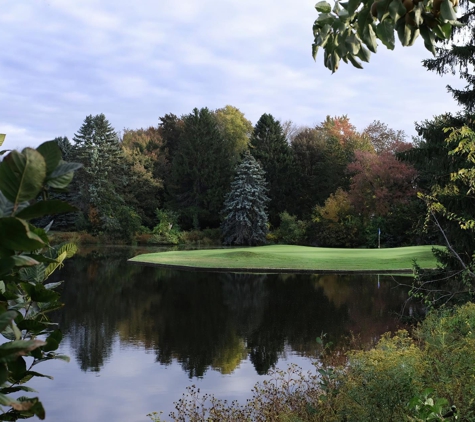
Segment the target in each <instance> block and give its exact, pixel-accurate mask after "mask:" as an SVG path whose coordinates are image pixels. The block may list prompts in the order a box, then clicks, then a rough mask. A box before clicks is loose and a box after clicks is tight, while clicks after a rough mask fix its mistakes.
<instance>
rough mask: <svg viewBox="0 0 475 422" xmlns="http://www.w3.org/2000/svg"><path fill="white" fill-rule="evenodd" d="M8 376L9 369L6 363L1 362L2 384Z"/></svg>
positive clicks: (0, 380) (0, 383) (0, 374)
mask: <svg viewBox="0 0 475 422" xmlns="http://www.w3.org/2000/svg"><path fill="white" fill-rule="evenodd" d="M7 378H8V369H7V365H6V364H5V363H0V385H3V384H5V381H6V380H7Z"/></svg>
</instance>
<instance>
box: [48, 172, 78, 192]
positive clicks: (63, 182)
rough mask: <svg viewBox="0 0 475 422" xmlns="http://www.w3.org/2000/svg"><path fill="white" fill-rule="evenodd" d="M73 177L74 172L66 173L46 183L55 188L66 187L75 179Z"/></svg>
mask: <svg viewBox="0 0 475 422" xmlns="http://www.w3.org/2000/svg"><path fill="white" fill-rule="evenodd" d="M73 177H74V173H73V172H70V173H66V174H63V175H61V176H57V177H54V178H51V179H49V180H48V181H47V182H46V184H47V185H48V186H49V187H51V188H53V189H66V188H67V187H68V185H69V184H70V183H71V180H73Z"/></svg>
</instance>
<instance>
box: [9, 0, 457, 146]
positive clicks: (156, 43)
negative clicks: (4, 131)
mask: <svg viewBox="0 0 475 422" xmlns="http://www.w3.org/2000/svg"><path fill="white" fill-rule="evenodd" d="M313 6H314V1H305V2H297V3H296V2H294V1H291V0H282V1H280V2H277V3H276V2H271V1H270V0H263V1H260V2H251V1H250V0H241V1H237V0H222V1H220V2H217V1H212V0H199V1H196V0H178V1H171V0H159V1H156V0H155V1H151V0H139V1H137V2H135V3H134V4H133V5H132V4H131V3H130V2H129V1H125V0H116V1H112V0H84V1H81V2H80V3H77V4H76V3H75V4H74V5H71V3H68V2H64V0H40V1H37V2H30V1H28V0H17V1H16V2H9V3H8V4H7V5H6V6H5V5H4V9H3V10H2V14H1V16H0V22H1V25H0V48H1V51H2V61H1V62H0V73H1V74H2V80H1V81H0V101H1V103H0V104H1V105H0V119H1V120H2V121H3V122H5V124H6V123H8V124H9V125H11V126H13V127H15V128H22V129H23V130H24V131H25V133H24V136H26V137H27V138H28V139H31V140H38V142H39V141H40V140H43V137H44V136H48V138H51V137H54V136H68V137H72V135H73V134H74V132H76V131H77V129H78V128H79V126H80V125H81V123H82V121H83V120H84V117H85V116H86V115H88V114H96V113H101V112H103V113H105V114H106V116H107V117H108V118H109V120H110V121H111V123H112V124H113V125H114V126H115V127H116V129H118V130H120V129H121V128H123V127H129V128H136V127H140V126H149V125H156V124H157V122H158V117H159V116H162V115H164V114H165V113H169V112H173V113H175V114H178V115H180V114H184V113H188V112H190V111H191V110H192V109H193V108H194V107H204V106H208V107H209V108H212V109H214V108H218V107H222V106H224V105H225V104H231V105H234V106H236V107H239V108H240V109H241V111H242V112H244V113H245V114H246V116H247V117H248V118H250V119H251V120H252V121H253V122H254V123H255V122H256V121H257V119H259V117H260V115H261V114H263V113H272V114H274V115H276V116H278V117H280V118H282V119H291V120H293V121H294V122H295V123H296V124H305V125H312V124H314V123H317V122H320V121H322V120H323V119H324V118H325V116H326V115H342V114H347V115H348V116H349V117H350V120H351V121H352V122H353V124H355V125H356V126H357V127H358V128H359V129H362V128H363V127H364V126H365V125H367V124H368V123H370V122H371V121H372V120H374V119H379V120H382V121H384V122H385V123H387V124H388V125H389V126H390V127H393V128H396V129H404V130H406V131H407V132H409V133H411V134H414V124H413V123H414V121H415V120H423V119H426V118H431V117H432V116H433V115H434V114H440V113H442V112H445V111H450V110H452V111H453V110H456V109H457V107H456V104H455V103H454V102H453V100H452V99H451V96H450V95H449V94H448V93H447V92H446V88H445V85H446V84H447V83H451V84H453V83H456V84H457V83H459V81H458V80H457V79H456V78H455V77H451V76H445V77H444V78H440V77H439V76H437V75H435V74H432V73H430V72H427V71H425V69H424V68H422V66H421V63H420V62H421V59H422V58H424V57H428V53H427V52H426V51H425V50H424V47H423V46H422V42H419V43H417V45H416V46H414V47H411V48H405V49H403V48H401V47H397V48H396V50H395V51H393V52H388V51H387V50H386V49H385V47H384V46H380V48H379V50H380V51H379V52H378V54H376V55H373V57H372V58H371V62H370V63H369V64H365V69H364V70H362V71H359V70H357V69H354V68H352V67H350V66H348V65H345V64H343V63H342V64H341V67H340V70H339V71H338V72H337V73H336V74H334V75H331V74H330V72H329V71H328V70H327V69H325V68H324V67H323V64H322V53H321V52H320V53H319V56H318V57H317V63H314V62H313V60H312V58H311V54H310V46H311V43H312V34H311V27H312V23H313V20H314V19H315V18H316V15H317V14H316V12H315V10H314V8H313ZM26 134H28V135H26ZM16 136H17V135H11V136H9V138H10V139H12V138H13V137H16ZM15 139H16V138H15ZM18 142H19V141H18Z"/></svg>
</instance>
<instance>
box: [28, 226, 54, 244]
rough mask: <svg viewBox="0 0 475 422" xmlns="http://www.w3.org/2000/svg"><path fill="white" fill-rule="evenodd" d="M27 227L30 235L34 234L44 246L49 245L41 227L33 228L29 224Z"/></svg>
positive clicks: (46, 235) (46, 234)
mask: <svg viewBox="0 0 475 422" xmlns="http://www.w3.org/2000/svg"><path fill="white" fill-rule="evenodd" d="M28 227H29V228H30V231H31V232H32V233H34V234H36V236H38V237H39V238H40V239H41V240H42V241H43V243H44V244H45V245H49V239H48V233H46V232H45V230H44V229H42V228H41V227H35V226H33V225H32V224H29V225H28Z"/></svg>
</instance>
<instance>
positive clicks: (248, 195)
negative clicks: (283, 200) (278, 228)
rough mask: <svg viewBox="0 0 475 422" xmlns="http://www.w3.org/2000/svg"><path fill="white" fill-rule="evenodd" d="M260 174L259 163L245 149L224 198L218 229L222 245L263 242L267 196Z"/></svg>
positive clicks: (263, 180) (261, 171)
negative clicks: (220, 223) (222, 215)
mask: <svg viewBox="0 0 475 422" xmlns="http://www.w3.org/2000/svg"><path fill="white" fill-rule="evenodd" d="M264 174H265V172H264V171H263V170H262V168H261V166H260V165H259V163H258V162H257V161H256V160H255V158H254V157H253V156H252V155H251V154H250V153H249V152H248V151H246V152H245V153H244V158H243V160H242V162H241V164H240V165H239V166H238V167H237V170H236V176H235V178H234V181H233V182H232V183H231V191H230V192H229V194H228V195H227V197H226V200H225V202H224V210H223V214H224V221H223V223H222V225H221V230H222V234H223V239H224V240H223V243H224V244H225V245H249V246H254V245H259V244H262V243H265V240H266V234H267V222H268V219H267V212H266V207H267V203H268V202H269V198H268V197H267V194H266V192H267V188H266V180H265V177H264Z"/></svg>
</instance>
